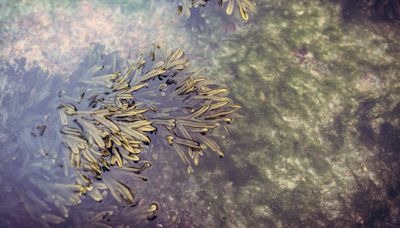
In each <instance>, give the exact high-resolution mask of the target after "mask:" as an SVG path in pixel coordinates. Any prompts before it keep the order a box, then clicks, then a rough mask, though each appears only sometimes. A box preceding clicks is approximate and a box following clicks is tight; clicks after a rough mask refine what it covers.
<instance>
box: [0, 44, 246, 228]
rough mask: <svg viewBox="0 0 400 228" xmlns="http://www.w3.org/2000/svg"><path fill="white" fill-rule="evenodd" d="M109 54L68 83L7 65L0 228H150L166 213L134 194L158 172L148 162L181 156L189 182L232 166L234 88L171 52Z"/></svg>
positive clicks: (1, 112) (0, 99) (0, 136)
mask: <svg viewBox="0 0 400 228" xmlns="http://www.w3.org/2000/svg"><path fill="white" fill-rule="evenodd" d="M103 51H104V47H101V46H95V47H94V48H93V49H92V50H91V51H90V53H89V55H88V56H87V57H86V59H85V60H84V61H83V62H82V63H81V64H80V65H79V67H78V68H77V70H76V71H74V72H73V73H72V74H71V75H70V77H68V78H67V79H65V77H61V76H57V75H53V76H50V75H49V74H48V73H46V72H43V71H42V70H40V69H36V68H35V69H26V68H25V60H24V59H22V60H18V61H16V63H15V64H10V63H3V62H2V63H1V64H0V66H1V68H0V73H1V76H2V77H1V79H2V81H1V82H0V89H1V91H2V92H1V93H0V103H1V108H0V116H1V122H0V124H1V128H0V142H1V144H2V146H3V147H2V152H1V153H0V158H1V160H0V167H1V168H2V169H3V170H4V171H3V172H2V173H1V174H0V182H1V183H2V184H1V185H0V194H1V196H0V197H1V200H2V205H1V206H0V220H1V222H0V224H1V225H4V226H12V225H13V224H32V225H33V226H43V227H47V226H49V224H63V223H68V224H76V225H83V226H100V225H108V226H114V225H124V224H125V225H126V224H130V225H134V224H136V225H138V224H145V223H146V222H147V221H148V220H149V219H151V218H153V217H154V216H155V213H156V211H157V210H158V209H159V205H158V203H156V202H153V203H151V204H148V203H146V202H144V201H142V200H139V201H138V200H137V199H136V198H135V195H134V192H133V191H132V183H133V182H134V181H135V180H136V179H137V178H135V177H139V178H141V179H142V180H147V178H146V177H145V176H143V175H142V172H143V171H144V170H146V169H147V168H150V167H151V165H152V164H151V162H150V161H148V160H146V159H143V156H144V157H145V158H146V155H143V154H146V153H143V152H145V151H149V152H150V153H159V151H161V152H163V151H168V150H173V151H175V152H176V153H177V155H178V156H179V158H180V159H181V160H182V161H183V162H184V164H185V165H186V167H187V171H188V172H189V173H192V172H193V171H194V170H193V165H194V166H195V165H198V163H199V160H200V157H201V156H203V155H204V154H205V152H208V151H211V152H215V153H216V154H217V155H219V156H221V157H222V156H223V152H222V149H221V148H220V146H219V145H218V143H217V142H216V140H215V139H216V138H217V137H218V134H219V132H218V131H219V130H218V129H221V128H220V126H222V124H226V123H230V122H231V121H232V118H234V117H235V116H237V114H235V112H236V110H237V109H238V108H239V106H237V105H235V104H233V103H232V101H231V100H230V99H229V98H227V97H226V96H225V95H226V94H227V93H228V89H227V88H225V87H222V86H220V85H218V84H215V83H213V82H212V81H210V80H208V79H206V78H203V77H200V76H199V74H200V71H198V70H195V69H191V68H190V67H189V60H188V58H186V56H185V53H184V52H183V51H182V50H181V49H175V50H172V51H171V50H169V49H167V48H166V47H165V45H164V44H163V43H158V44H154V45H153V46H152V48H151V50H150V51H149V52H147V53H145V54H138V55H135V56H134V57H132V58H130V59H128V60H127V59H123V58H121V54H120V53H110V54H107V55H103V54H102V52H103ZM149 145H151V147H149ZM150 149H151V150H150ZM110 196H112V197H110ZM4 197H5V198H4ZM90 199H93V200H90ZM94 204H99V206H97V205H94ZM100 205H101V206H100ZM125 206H129V207H125ZM131 206H134V207H131Z"/></svg>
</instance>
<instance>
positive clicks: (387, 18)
mask: <svg viewBox="0 0 400 228" xmlns="http://www.w3.org/2000/svg"><path fill="white" fill-rule="evenodd" d="M334 2H339V4H341V6H342V18H343V20H344V21H345V22H351V21H353V20H354V19H363V18H368V19H370V20H372V21H374V22H390V23H391V24H393V25H396V26H398V25H399V22H400V0H369V1H367V0H341V1H334Z"/></svg>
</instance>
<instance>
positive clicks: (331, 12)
mask: <svg viewBox="0 0 400 228" xmlns="http://www.w3.org/2000/svg"><path fill="white" fill-rule="evenodd" d="M256 2H257V12H256V13H255V14H251V17H250V20H249V22H243V21H242V20H241V19H240V17H239V15H238V14H237V12H236V14H234V15H231V16H227V15H225V13H224V9H220V8H219V7H218V6H216V5H214V4H210V5H209V6H207V7H206V8H205V12H204V13H205V17H204V18H202V17H201V16H199V15H194V16H193V17H192V18H189V19H187V18H186V17H185V16H184V15H182V16H179V15H178V14H177V10H176V3H175V2H174V1H143V0H136V1H132V2H125V1H83V2H80V1H70V2H67V1H65V2H64V1H61V2H59V3H57V4H56V3H54V2H53V1H46V0H36V1H20V2H14V1H13V2H11V1H3V2H1V6H0V10H1V12H3V13H2V14H1V15H0V22H1V24H2V25H3V26H2V27H1V28H0V58H1V65H0V67H1V69H2V71H1V73H2V74H1V75H0V76H1V77H0V80H1V81H0V91H1V93H0V104H1V106H0V123H1V125H0V143H1V145H2V146H1V149H0V152H1V155H0V158H1V160H0V167H1V168H2V170H3V171H2V174H1V175H0V182H1V187H0V192H1V197H0V200H1V205H2V206H1V207H0V218H1V221H2V222H1V226H8V227H15V226H21V227H24V226H25V227H26V226H27V225H36V226H45V225H46V224H45V223H43V222H42V221H40V219H38V218H37V217H39V218H40V217H41V216H42V214H40V211H39V210H37V212H35V208H28V206H27V205H30V206H32V205H33V207H35V206H37V208H41V206H40V205H39V204H40V203H38V201H35V200H33V199H32V197H31V195H33V193H34V194H36V192H35V191H37V190H34V188H32V186H36V185H37V184H39V185H43V186H44V187H43V188H44V190H43V191H38V192H39V193H38V194H39V198H40V199H41V200H45V201H46V202H55V201H57V200H55V199H54V197H53V198H52V195H51V194H54V192H56V193H58V194H61V193H62V194H65V195H68V194H72V191H66V190H63V189H61V190H60V189H59V188H53V187H51V183H72V182H73V178H72V177H73V176H74V174H73V169H72V168H71V170H69V175H67V177H68V178H65V176H64V172H65V169H64V168H63V164H60V162H61V163H63V162H68V158H67V156H68V151H67V150H66V149H65V148H64V147H63V146H62V145H61V141H62V139H61V136H60V134H59V133H58V128H60V123H58V122H59V119H58V112H57V110H56V107H57V106H58V104H59V103H60V102H62V99H61V98H59V96H58V95H59V90H60V88H62V89H64V90H66V91H67V92H68V93H70V94H74V93H75V90H74V88H76V82H75V80H76V78H79V75H77V74H76V72H79V71H77V69H80V68H79V67H81V68H83V69H84V68H85V67H86V65H80V66H79V64H80V63H82V62H83V59H84V58H85V56H87V55H88V53H89V54H90V53H91V51H93V50H100V52H102V53H103V54H109V53H112V52H114V51H119V53H120V55H121V56H127V57H129V56H131V55H132V53H134V52H135V51H137V50H146V49H148V48H149V47H150V46H151V44H152V43H153V42H156V41H160V40H163V41H165V43H166V44H167V45H168V46H169V47H171V48H177V47H180V48H182V49H184V50H185V51H186V53H187V56H188V57H189V58H190V60H191V65H192V66H193V67H195V68H203V70H202V74H203V75H204V76H206V77H208V78H210V79H213V80H214V81H217V82H218V83H221V84H224V85H226V86H227V87H228V88H229V89H230V94H229V96H230V97H231V98H232V99H233V101H234V102H235V103H237V104H239V105H241V106H242V108H241V109H240V111H239V113H240V114H241V115H242V116H243V117H240V118H234V121H233V122H232V124H230V125H228V126H227V127H226V129H224V128H221V131H219V132H218V134H219V135H220V139H219V140H218V143H219V144H220V146H221V147H222V149H223V151H224V152H225V156H224V158H222V159H220V158H219V157H218V155H216V154H214V153H207V154H205V155H204V156H203V157H202V158H201V159H200V163H199V166H198V167H195V171H194V174H191V175H189V174H187V172H186V169H185V165H184V164H183V162H182V161H181V160H180V159H179V157H178V156H177V155H176V153H174V152H173V151H171V150H164V149H161V148H162V147H160V146H158V145H157V144H150V145H149V146H148V147H146V149H145V151H144V152H143V159H147V160H151V161H152V167H151V168H149V169H148V170H146V171H145V172H143V173H142V174H143V175H145V176H146V177H147V178H148V181H146V182H144V181H142V180H141V179H138V178H134V177H131V176H126V175H125V176H122V175H119V174H118V173H117V174H118V175H117V174H113V173H111V172H110V174H107V175H109V176H106V177H105V179H118V180H124V181H126V182H128V183H129V185H130V186H131V187H132V189H133V190H134V194H135V197H136V201H138V202H140V203H139V204H140V205H138V206H136V207H133V208H131V207H124V206H122V205H118V204H116V202H115V200H113V199H112V198H111V197H110V196H108V198H107V200H104V201H103V202H101V203H98V202H95V201H93V200H92V199H90V198H89V197H85V196H84V197H83V200H82V201H83V202H82V203H81V204H78V205H74V206H69V211H70V214H69V216H68V218H67V219H66V221H65V222H62V223H60V224H58V225H57V226H71V227H74V226H77V225H80V226H88V225H93V224H91V223H90V221H89V220H90V219H92V218H93V216H95V215H96V213H98V212H100V211H105V210H111V211H113V212H114V213H115V217H112V216H109V217H107V216H105V217H104V220H106V221H105V223H106V224H112V225H115V224H117V222H120V223H125V224H130V225H132V226H134V227H138V226H139V227H141V226H149V227H157V226H158V227H175V226H176V227H323V226H333V227H354V226H361V227H371V226H378V227H379V226H383V227H396V226H400V221H399V218H400V215H399V211H400V208H399V203H400V198H399V197H400V182H399V178H398V177H399V176H400V174H399V170H400V169H399V164H400V163H399V162H400V161H399V154H398V153H399V151H400V141H399V139H400V128H399V124H400V122H399V116H400V115H399V112H400V103H399V102H400V88H399V74H400V64H399V61H398V59H400V51H399V47H400V46H399V40H400V39H399V37H400V32H399V31H400V30H399V26H398V22H389V21H387V20H385V19H380V18H379V17H378V19H377V18H376V17H374V16H370V13H371V12H369V11H368V10H367V9H361V8H357V5H356V6H353V5H352V4H339V3H336V2H335V1H269V0H259V1H256ZM344 2H346V1H344ZM349 2H350V1H349ZM371 14H372V13H371ZM96 44H100V45H104V49H101V48H100V49H96V48H95V47H96ZM97 47H98V46H97ZM20 58H26V64H25V63H23V62H21V59H20ZM8 63H9V64H10V65H7V64H8ZM18 66H19V67H18ZM35 67H40V69H36V70H32V69H34V68H35ZM87 67H89V65H88V66H87ZM11 68H12V69H14V70H10V69H11ZM3 69H5V70H3ZM73 72H75V73H73ZM41 82H43V83H41ZM45 82H46V83H45ZM50 82H51V83H50ZM44 85H47V87H44ZM87 89H88V90H89V89H90V87H88V88H87ZM76 93H78V92H76ZM38 107H39V108H38ZM42 124H45V125H46V127H47V128H46V131H45V133H44V134H43V136H38V134H39V133H40V132H37V131H38V129H37V128H36V127H37V126H39V125H42ZM31 133H34V134H36V135H37V136H36V137H35V136H32V134H31ZM14 154H15V157H16V159H13V155H14ZM19 154H21V155H20V156H23V159H19V158H18V156H17V155H19ZM41 181H42V182H41ZM48 183H50V184H48ZM35 188H36V187H35ZM46 192H48V195H46V194H44V193H46ZM14 199H17V200H14ZM26 201H29V202H30V203H28V204H27V203H25V202H26ZM153 201H155V202H158V204H159V205H160V209H159V210H158V211H157V217H156V218H155V219H153V220H151V221H142V220H143V216H140V215H141V213H142V211H143V210H141V207H144V205H149V204H150V203H151V202H153ZM53 207H54V208H51V210H60V209H57V208H59V207H58V206H57V205H56V206H53ZM32 211H33V212H32ZM116 211H120V212H121V213H120V214H117V213H116ZM57 213H59V212H57ZM107 219H110V220H107ZM145 220H146V219H145ZM49 225H52V224H51V223H49Z"/></svg>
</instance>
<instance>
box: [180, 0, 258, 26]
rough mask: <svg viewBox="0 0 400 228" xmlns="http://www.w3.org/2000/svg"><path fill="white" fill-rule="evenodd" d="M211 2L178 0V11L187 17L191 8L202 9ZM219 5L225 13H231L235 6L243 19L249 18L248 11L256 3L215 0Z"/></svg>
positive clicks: (250, 1) (237, 0)
mask: <svg viewBox="0 0 400 228" xmlns="http://www.w3.org/2000/svg"><path fill="white" fill-rule="evenodd" d="M209 2H211V1H210V0H180V1H179V6H178V13H179V14H182V12H183V13H184V14H185V15H186V16H187V17H189V16H190V15H191V9H200V10H201V9H202V8H203V7H205V6H207V4H209ZM214 2H217V3H218V5H219V6H220V7H225V6H226V8H225V12H226V14H227V15H231V14H232V13H233V11H234V10H235V8H237V11H238V12H239V14H240V17H241V18H242V19H243V20H244V21H248V20H249V13H250V12H253V13H254V12H255V10H256V4H255V2H253V1H252V0H217V1H214Z"/></svg>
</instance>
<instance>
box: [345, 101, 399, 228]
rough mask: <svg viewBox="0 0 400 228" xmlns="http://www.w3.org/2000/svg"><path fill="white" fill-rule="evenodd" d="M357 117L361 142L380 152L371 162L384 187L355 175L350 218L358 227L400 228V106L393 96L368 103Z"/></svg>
mask: <svg viewBox="0 0 400 228" xmlns="http://www.w3.org/2000/svg"><path fill="white" fill-rule="evenodd" d="M396 103H397V104H396ZM390 104H395V105H390ZM393 106H394V108H388V107H393ZM356 114H357V116H358V123H357V130H358V133H359V138H360V141H361V142H362V143H363V144H364V145H365V147H367V148H369V149H374V148H376V151H377V152H376V155H375V156H374V157H373V158H372V159H371V161H369V162H370V163H371V164H370V166H371V168H372V169H373V171H374V173H375V174H376V175H377V179H378V180H379V181H380V183H379V184H377V183H376V181H372V180H371V179H369V178H366V177H358V176H356V174H355V173H353V176H354V178H355V180H356V184H357V188H358V192H357V193H355V194H354V195H353V196H352V198H351V201H350V203H349V206H348V207H349V208H347V209H348V212H350V213H348V215H347V217H349V218H348V219H349V220H350V221H352V223H353V225H355V226H358V227H399V226H400V179H399V176H400V157H399V152H400V127H399V126H396V125H395V123H396V122H397V121H398V120H399V118H400V102H398V101H396V100H395V99H394V100H393V99H391V98H390V96H389V95H387V96H382V97H378V98H372V99H365V100H363V101H361V102H360V105H359V108H358V110H357V112H356ZM397 123H398V122H397Z"/></svg>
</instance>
